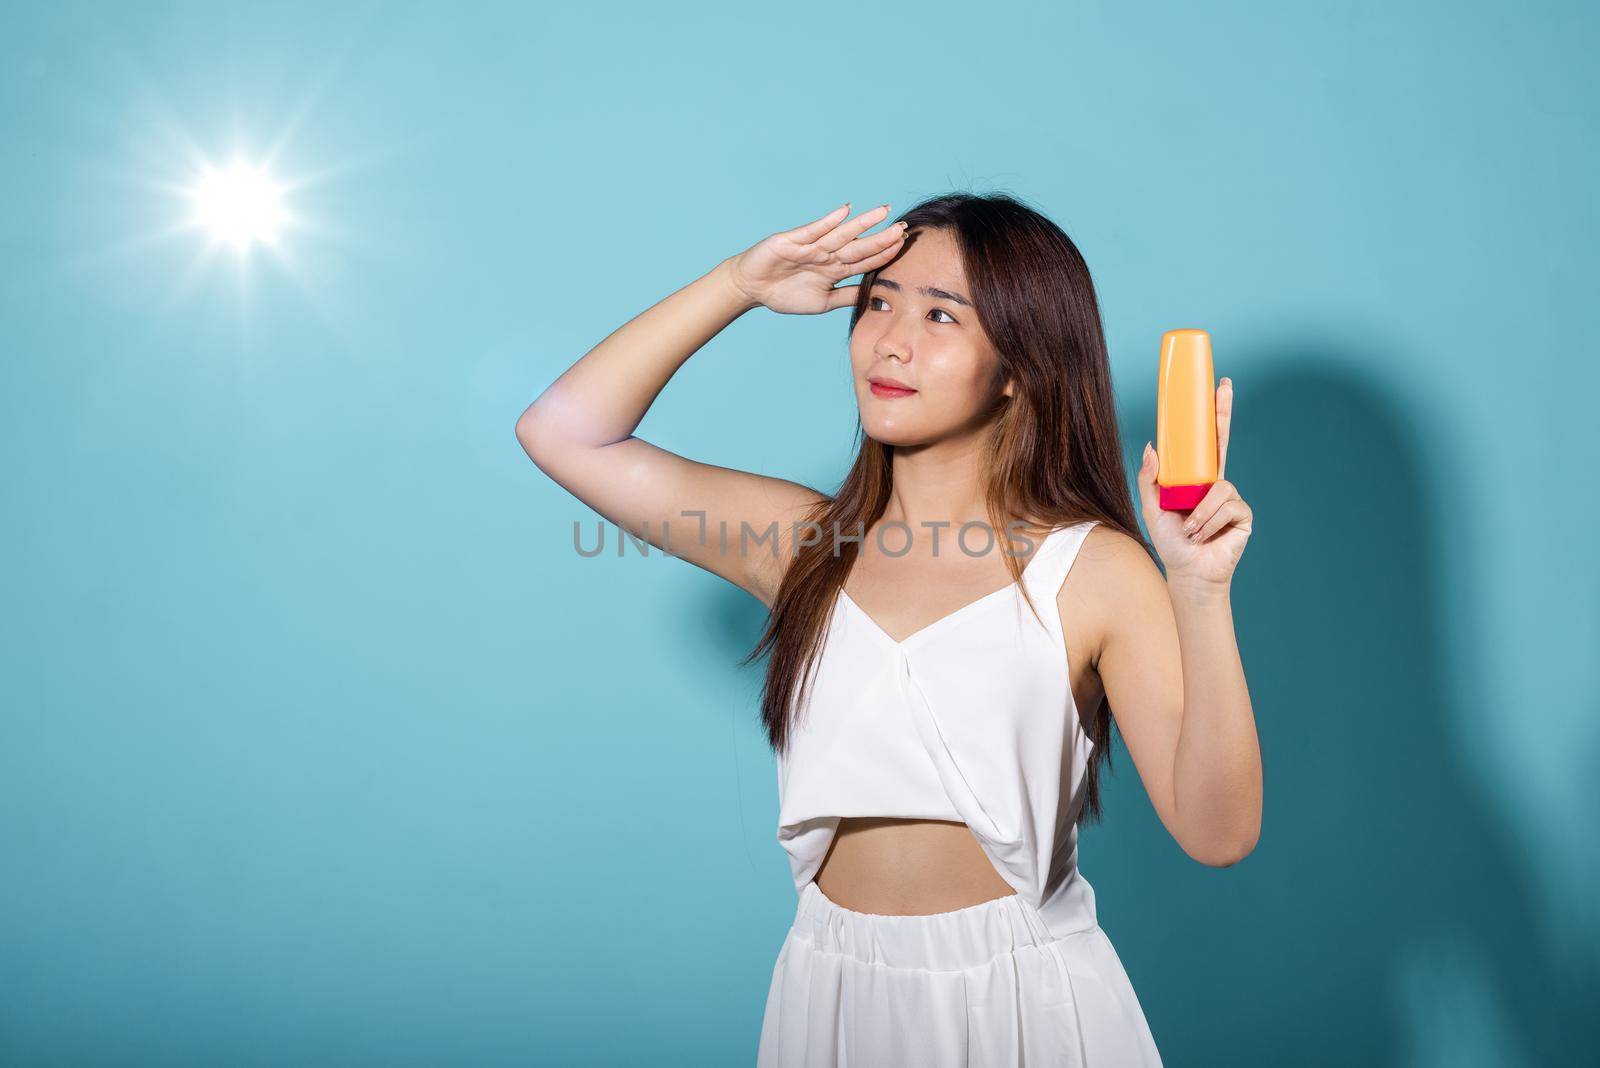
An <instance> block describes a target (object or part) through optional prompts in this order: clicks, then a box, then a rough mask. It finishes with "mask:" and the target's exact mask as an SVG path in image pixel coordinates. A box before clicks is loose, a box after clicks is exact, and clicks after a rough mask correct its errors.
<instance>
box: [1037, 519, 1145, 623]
mask: <svg viewBox="0 0 1600 1068" xmlns="http://www.w3.org/2000/svg"><path fill="white" fill-rule="evenodd" d="M1166 596H1167V584H1166V578H1165V576H1163V575H1162V574H1161V569H1160V568H1158V567H1157V566H1156V564H1155V561H1154V560H1152V559H1151V558H1150V554H1149V553H1147V552H1146V551H1145V547H1144V544H1143V543H1142V542H1141V541H1140V540H1139V539H1138V538H1135V537H1133V536H1131V535H1129V534H1128V533H1126V532H1125V531H1122V530H1119V529H1118V528H1116V527H1114V526H1111V525H1110V524H1108V523H1104V522H1099V523H1095V524H1094V526H1092V527H1090V528H1089V533H1088V534H1087V535H1086V536H1085V537H1084V539H1083V543H1082V545H1080V546H1079V547H1078V553H1077V558H1076V559H1075V560H1074V561H1073V563H1072V567H1071V569H1070V570H1069V571H1068V572H1067V576H1066V580H1065V581H1064V582H1062V584H1061V590H1060V594H1059V596H1058V598H1057V606H1058V607H1059V608H1060V609H1061V613H1062V618H1069V617H1070V618H1073V619H1075V620H1077V622H1078V626H1079V627H1080V628H1083V629H1085V630H1087V631H1088V633H1087V634H1085V635H1084V637H1086V638H1087V639H1088V640H1089V643H1090V645H1091V646H1092V647H1094V648H1095V649H1096V650H1098V648H1099V647H1100V643H1101V641H1102V640H1103V639H1104V636H1105V634H1106V633H1107V632H1108V630H1109V628H1110V627H1111V626H1112V625H1113V624H1115V623H1116V622H1117V621H1118V620H1119V619H1126V618H1129V617H1143V616H1145V615H1146V614H1147V612H1148V611H1149V610H1150V609H1151V608H1152V607H1159V603H1158V601H1157V599H1158V598H1159V599H1160V601H1163V602H1164V601H1165V599H1166Z"/></svg>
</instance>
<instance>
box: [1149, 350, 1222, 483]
mask: <svg viewBox="0 0 1600 1068" xmlns="http://www.w3.org/2000/svg"><path fill="white" fill-rule="evenodd" d="M1214 374H1215V372H1214V371H1213V370H1212V366H1211V335H1210V334H1208V333H1206V332H1205V331H1204V330H1168V331H1167V332H1166V333H1165V334H1163V335H1161V371H1160V376H1159V378H1158V379H1157V382H1156V460H1157V464H1158V466H1157V469H1156V484H1157V486H1158V487H1159V488H1160V494H1159V496H1160V502H1161V507H1162V509H1164V510H1165V511H1169V512H1176V511H1187V510H1188V509H1190V508H1193V507H1194V506H1195V505H1197V504H1199V503H1200V499H1201V498H1202V497H1204V496H1205V495H1206V491H1207V490H1209V489H1210V488H1211V486H1212V484H1213V483H1214V482H1216V481H1217V384H1216V381H1215V378H1214Z"/></svg>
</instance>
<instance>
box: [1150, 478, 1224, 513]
mask: <svg viewBox="0 0 1600 1068" xmlns="http://www.w3.org/2000/svg"><path fill="white" fill-rule="evenodd" d="M1211 486H1212V483H1210V482H1202V483H1200V484H1199V485H1197V486H1161V487H1160V490H1161V495H1160V496H1161V501H1160V503H1161V510H1162V511H1164V512H1186V511H1188V510H1189V509H1190V508H1193V507H1194V506H1195V505H1197V504H1199V503H1200V499H1201V498H1202V497H1204V496H1205V495H1206V491H1207V490H1209V489H1210V488H1211Z"/></svg>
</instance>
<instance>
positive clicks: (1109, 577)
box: [1072, 522, 1165, 592]
mask: <svg viewBox="0 0 1600 1068" xmlns="http://www.w3.org/2000/svg"><path fill="white" fill-rule="evenodd" d="M1080 564H1081V565H1083V566H1079V565H1080ZM1072 571H1073V573H1074V574H1078V575H1079V578H1080V580H1081V582H1082V583H1083V584H1084V585H1087V586H1091V587H1094V586H1104V587H1109V588H1112V589H1120V590H1122V591H1123V592H1126V591H1127V590H1128V589H1129V588H1130V587H1135V588H1136V587H1139V586H1144V585H1146V584H1148V582H1149V581H1150V580H1151V578H1152V577H1153V578H1154V579H1155V580H1156V581H1158V582H1163V583H1164V582H1165V579H1164V578H1163V577H1162V575H1161V570H1160V568H1158V567H1156V564H1155V561H1154V560H1152V559H1151V558H1150V554H1149V553H1148V552H1146V551H1145V546H1144V543H1143V542H1141V541H1140V540H1139V539H1138V538H1136V537H1133V536H1132V535H1130V534H1128V533H1127V532H1126V531H1123V530H1120V529H1118V528H1117V527H1114V526H1112V525H1110V524H1109V523H1105V522H1095V523H1094V525H1093V526H1091V527H1090V528H1089V532H1088V534H1086V535H1085V536H1084V538H1083V544H1082V545H1081V546H1079V548H1078V560H1077V561H1075V562H1074V564H1073V568H1072Z"/></svg>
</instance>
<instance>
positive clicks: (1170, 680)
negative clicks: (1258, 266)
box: [1085, 379, 1262, 867]
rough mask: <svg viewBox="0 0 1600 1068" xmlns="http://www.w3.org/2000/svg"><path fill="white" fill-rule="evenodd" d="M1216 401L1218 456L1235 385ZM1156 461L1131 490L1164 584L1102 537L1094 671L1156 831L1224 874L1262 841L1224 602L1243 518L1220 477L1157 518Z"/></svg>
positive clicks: (1127, 543) (1256, 756)
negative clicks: (1187, 504)
mask: <svg viewBox="0 0 1600 1068" xmlns="http://www.w3.org/2000/svg"><path fill="white" fill-rule="evenodd" d="M1218 393H1219V398H1218V404H1217V412H1218V422H1219V427H1220V434H1221V446H1222V451H1223V456H1224V457H1225V456H1226V442H1227V423H1228V420H1229V419H1231V415H1232V399H1233V386H1232V383H1231V382H1230V381H1228V380H1227V379H1223V381H1222V384H1221V385H1220V386H1219V387H1218ZM1154 455H1155V454H1154V451H1153V450H1147V452H1146V459H1145V464H1144V466H1143V468H1142V469H1141V471H1140V475H1139V484H1140V493H1141V497H1142V498H1143V510H1144V516H1145V525H1146V527H1147V529H1149V531H1150V536H1151V541H1152V543H1153V544H1154V545H1155V547H1156V552H1157V554H1158V555H1159V556H1160V557H1161V559H1162V562H1163V563H1164V564H1165V565H1166V569H1167V574H1166V577H1165V578H1163V577H1162V575H1161V572H1160V570H1159V569H1158V568H1157V567H1156V566H1155V564H1154V563H1153V562H1152V561H1151V560H1150V558H1149V556H1147V555H1146V554H1145V552H1144V550H1143V549H1142V547H1140V546H1139V545H1138V544H1137V543H1136V542H1134V541H1133V539H1131V538H1128V537H1126V536H1125V535H1122V534H1120V533H1118V532H1116V531H1105V532H1104V533H1103V536H1101V537H1099V538H1098V545H1099V546H1100V547H1101V548H1102V549H1103V550H1104V553H1105V556H1106V557H1107V558H1108V560H1107V566H1104V567H1099V568H1095V569H1093V570H1092V575H1093V576H1094V577H1093V578H1092V580H1091V581H1092V582H1093V583H1095V584H1097V585H1098V587H1099V588H1098V589H1097V590H1095V591H1094V596H1095V600H1096V601H1097V602H1098V603H1100V604H1114V605H1116V606H1117V608H1116V611H1115V612H1111V613H1107V614H1106V619H1105V623H1104V626H1103V629H1102V639H1101V647H1100V651H1099V656H1098V658H1097V667H1096V669H1097V670H1098V672H1099V674H1100V678H1101V681H1102V683H1103V684H1104V686H1105V693H1106V698H1107V700H1108V701H1110V702H1111V707H1112V709H1113V710H1114V711H1115V714H1116V717H1117V725H1118V727H1119V728H1120V729H1121V731H1122V735H1123V737H1124V739H1126V741H1127V743H1128V752H1129V754H1130V755H1131V756H1132V757H1133V761H1134V763H1135V764H1136V765H1137V766H1138V769H1139V777H1140V779H1141V780H1142V781H1143V783H1144V785H1145V790H1146V792H1147V793H1148V794H1149V795H1150V800H1151V803H1152V804H1153V805H1154V806H1155V808H1156V812H1157V813H1158V814H1159V816H1160V817H1161V821H1162V823H1163V824H1164V825H1165V826H1166V828H1167V830H1168V832H1169V833H1171V834H1172V836H1173V838H1175V839H1176V840H1177V842H1178V844H1179V845H1180V846H1182V847H1183V849H1184V851H1185V852H1186V853H1188V854H1189V855H1190V856H1191V857H1193V858H1194V859H1196V860H1198V861H1200V862H1201V863H1202V864H1208V865H1212V866H1215V867H1224V866H1227V865H1229V864H1234V863H1236V862H1238V861H1239V860H1242V859H1243V858H1244V857H1246V856H1248V855H1249V854H1250V852H1251V851H1252V850H1253V849H1254V848H1255V846H1256V842H1257V841H1258V840H1259V839H1260V835H1261V815H1262V767H1261V747H1260V741H1259V739H1258V737H1257V734H1256V723H1255V712H1254V710H1253V709H1252V707H1251V704H1250V691H1249V688H1248V686H1247V685H1246V684H1245V676H1244V666H1243V663H1242V662H1241V660H1240V656H1239V646H1238V643H1237V641H1236V639H1235V635H1234V628H1233V609H1232V604H1231V601H1230V586H1231V581H1232V574H1233V571H1234V569H1235V567H1236V566H1237V564H1238V561H1239V557H1240V554H1241V553H1243V551H1244V545H1245V541H1246V540H1247V539H1248V538H1249V536H1250V525H1251V513H1250V509H1249V506H1248V505H1246V504H1245V503H1244V501H1243V500H1242V499H1241V498H1240V497H1239V495H1238V492H1237V490H1236V489H1235V488H1234V486H1233V485H1232V483H1229V482H1227V481H1225V480H1223V479H1222V478H1221V477H1220V472H1219V477H1218V481H1217V482H1216V484H1215V485H1213V486H1212V487H1211V489H1210V490H1209V491H1208V492H1207V494H1206V497H1205V498H1204V499H1203V500H1201V502H1200V503H1199V504H1198V505H1197V506H1196V507H1195V508H1194V509H1193V510H1192V511H1191V512H1189V513H1188V514H1185V513H1182V512H1163V511H1161V510H1160V508H1159V507H1158V506H1157V502H1156V488H1155V473H1156V464H1155V462H1154ZM1224 462H1226V461H1225V459H1224ZM1191 520H1192V521H1193V522H1194V526H1195V528H1196V531H1197V533H1198V535H1199V536H1198V538H1196V539H1194V540H1192V541H1191V540H1190V539H1189V537H1188V536H1187V534H1186V533H1185V527H1186V525H1187V524H1188V523H1189V522H1190V521H1191ZM1097 535H1102V532H1101V531H1100V530H1098V529H1097V530H1095V531H1094V532H1092V533H1091V539H1092V540H1093V539H1095V538H1096V536H1097ZM1088 548H1089V545H1088V544H1086V545H1085V549H1086V550H1087V549H1088Z"/></svg>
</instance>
